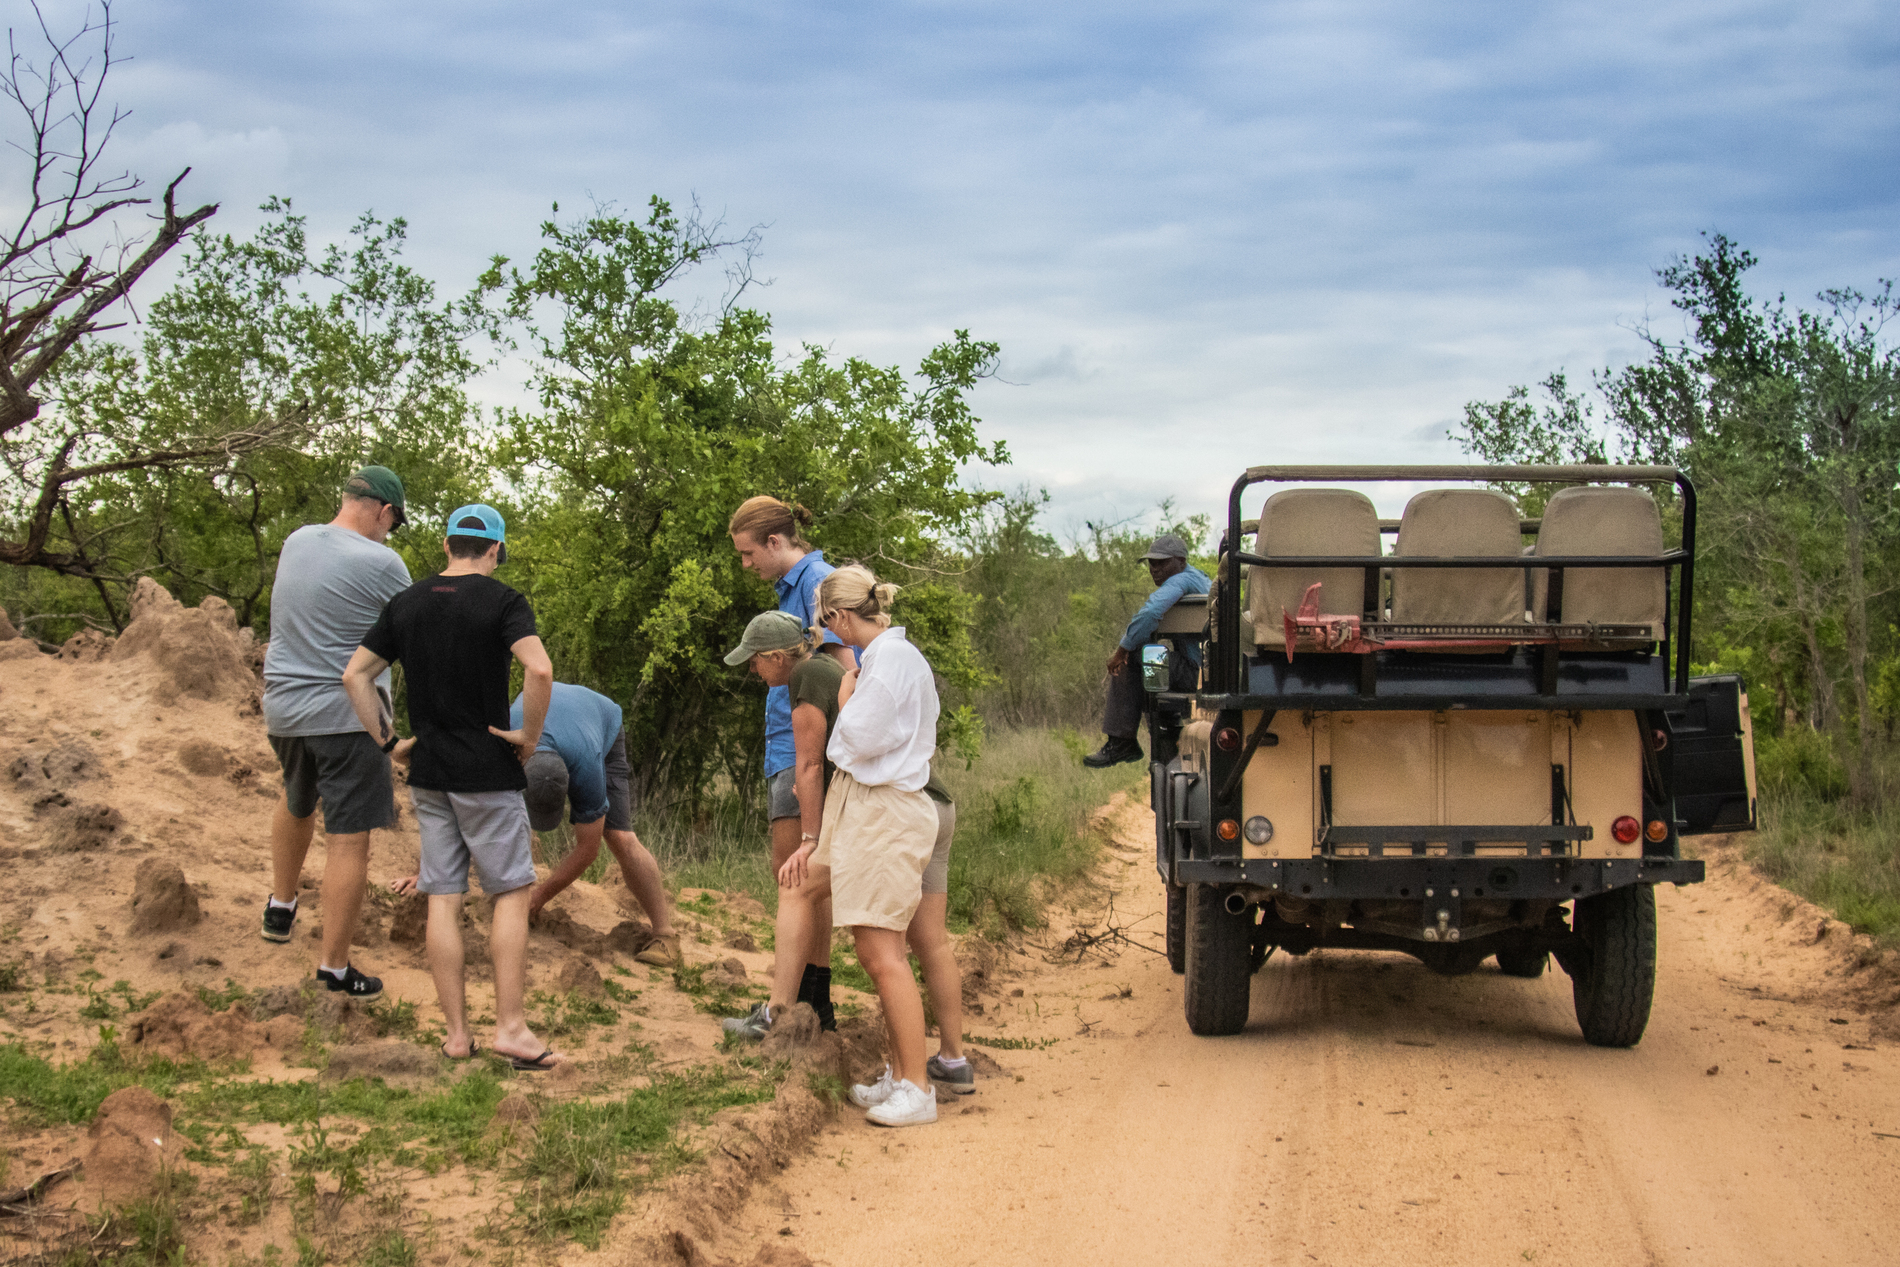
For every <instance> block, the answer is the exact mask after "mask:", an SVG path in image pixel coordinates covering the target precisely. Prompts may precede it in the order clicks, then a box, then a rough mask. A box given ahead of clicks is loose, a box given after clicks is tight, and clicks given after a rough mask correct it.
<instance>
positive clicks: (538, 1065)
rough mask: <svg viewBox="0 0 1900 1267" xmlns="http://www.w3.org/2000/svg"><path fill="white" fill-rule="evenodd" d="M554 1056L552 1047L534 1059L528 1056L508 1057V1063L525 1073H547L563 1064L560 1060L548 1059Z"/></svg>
mask: <svg viewBox="0 0 1900 1267" xmlns="http://www.w3.org/2000/svg"><path fill="white" fill-rule="evenodd" d="M553 1054H554V1048H552V1047H550V1048H548V1049H547V1050H546V1051H544V1052H542V1053H541V1054H540V1055H539V1056H535V1057H534V1058H532V1059H530V1058H529V1057H527V1056H510V1057H508V1063H509V1064H510V1065H512V1066H514V1067H515V1068H516V1069H519V1070H520V1071H521V1072H523V1073H546V1072H548V1070H550V1069H552V1068H554V1066H555V1065H558V1064H560V1063H561V1062H560V1061H558V1060H549V1059H548V1057H550V1056H552V1055H553Z"/></svg>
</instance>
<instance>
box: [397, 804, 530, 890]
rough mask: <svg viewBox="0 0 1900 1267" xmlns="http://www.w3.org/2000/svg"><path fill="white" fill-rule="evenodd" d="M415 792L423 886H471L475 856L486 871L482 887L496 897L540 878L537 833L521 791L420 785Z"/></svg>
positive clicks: (419, 878)
mask: <svg viewBox="0 0 1900 1267" xmlns="http://www.w3.org/2000/svg"><path fill="white" fill-rule="evenodd" d="M409 795H410V796H411V797H412V798H413V799H414V801H415V806H416V823H417V825H418V826H420V827H421V828H422V866H421V867H420V869H419V874H418V875H417V877H416V890H417V891H418V892H421V893H438V894H446V893H466V892H468V868H469V864H470V863H471V862H473V863H474V864H475V870H476V872H477V873H478V874H479V875H480V876H481V880H482V892H483V893H486V894H488V896H490V897H496V896H499V895H500V894H503V893H512V892H514V891H515V890H516V889H519V888H522V887H524V886H526V885H530V884H533V883H534V852H533V845H532V842H533V840H534V833H533V832H532V831H531V830H529V828H528V804H527V802H526V801H524V800H522V799H521V793H519V792H437V791H435V790H434V789H432V788H423V787H414V788H410V789H409Z"/></svg>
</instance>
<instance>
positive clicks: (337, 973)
mask: <svg viewBox="0 0 1900 1267" xmlns="http://www.w3.org/2000/svg"><path fill="white" fill-rule="evenodd" d="M317 971H318V972H327V973H329V974H330V975H331V976H333V977H335V978H336V979H337V980H338V981H341V980H342V979H343V978H344V977H345V976H346V975H347V974H348V973H349V971H350V965H348V964H347V963H346V964H344V965H343V966H342V967H341V968H332V967H331V966H330V965H329V964H327V963H320V964H318V965H317Z"/></svg>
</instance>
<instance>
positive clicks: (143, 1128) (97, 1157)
mask: <svg viewBox="0 0 1900 1267" xmlns="http://www.w3.org/2000/svg"><path fill="white" fill-rule="evenodd" d="M184 1154H185V1140H184V1138H183V1137H182V1136H180V1135H179V1134H178V1133H177V1132H176V1131H174V1130H172V1106H171V1105H170V1104H168V1103H166V1102H165V1101H164V1100H161V1099H159V1098H158V1097H157V1096H155V1095H153V1094H152V1093H151V1092H150V1091H147V1090H146V1089H145V1088H144V1087H122V1088H120V1089H119V1090H117V1091H114V1092H113V1093H112V1094H111V1095H109V1096H107V1097H106V1099H105V1103H104V1104H102V1105H100V1106H99V1114H98V1116H97V1117H95V1118H93V1120H92V1125H91V1126H90V1127H89V1128H88V1129H87V1131H86V1142H85V1146H84V1149H83V1151H82V1152H81V1153H80V1155H79V1160H80V1164H81V1165H82V1166H83V1167H84V1178H85V1182H84V1184H83V1185H81V1187H82V1189H83V1191H81V1192H75V1193H74V1194H73V1195H74V1196H75V1197H76V1198H77V1200H76V1201H75V1204H76V1205H77V1206H78V1207H79V1208H81V1209H85V1208H88V1207H90V1206H93V1205H96V1204H98V1203H100V1202H103V1203H104V1204H106V1205H108V1206H118V1205H127V1204H129V1203H131V1202H133V1201H136V1200H138V1199H139V1198H140V1197H147V1196H150V1195H151V1194H152V1193H153V1192H154V1191H155V1190H156V1189H157V1188H158V1185H159V1183H160V1181H161V1178H162V1172H163V1171H164V1170H167V1169H170V1168H173V1167H176V1166H178V1165H179V1163H180V1161H181V1160H182V1159H183V1157H184Z"/></svg>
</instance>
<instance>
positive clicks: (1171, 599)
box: [1082, 533, 1207, 770]
mask: <svg viewBox="0 0 1900 1267" xmlns="http://www.w3.org/2000/svg"><path fill="white" fill-rule="evenodd" d="M1187 553H1188V551H1187V543H1186V542H1184V541H1182V540H1181V538H1179V537H1177V536H1175V535H1174V534H1173V533H1168V534H1166V535H1164V536H1160V537H1156V538H1155V540H1154V544H1153V545H1151V546H1149V547H1148V553H1146V554H1144V555H1142V556H1141V557H1142V558H1143V559H1144V560H1146V562H1147V564H1148V575H1149V576H1150V577H1152V578H1153V579H1154V583H1155V592H1154V593H1152V594H1150V595H1149V596H1148V601H1147V602H1145V603H1143V604H1142V605H1141V610H1140V611H1138V612H1136V613H1135V616H1134V619H1132V620H1130V621H1129V622H1128V631H1127V632H1126V633H1124V634H1123V635H1122V640H1121V645H1120V646H1118V647H1116V648H1115V654H1114V655H1111V656H1110V657H1108V702H1107V703H1106V704H1105V705H1104V706H1103V708H1102V734H1103V735H1104V736H1106V738H1105V739H1104V740H1103V742H1102V746H1101V748H1100V749H1098V750H1097V751H1095V752H1092V753H1090V754H1089V755H1088V756H1086V757H1083V758H1082V764H1083V765H1085V766H1089V767H1090V768H1092V769H1097V770H1099V769H1101V768H1103V767H1104V766H1111V765H1120V764H1121V763H1122V762H1124V761H1139V760H1141V743H1140V741H1139V740H1137V739H1136V738H1135V735H1136V732H1137V731H1139V730H1140V729H1141V718H1142V714H1143V713H1144V712H1146V711H1147V709H1148V692H1147V691H1146V690H1144V689H1143V688H1142V684H1141V664H1140V659H1139V657H1140V655H1141V648H1142V647H1143V646H1144V645H1146V644H1147V643H1150V642H1153V641H1154V640H1155V629H1156V628H1157V627H1158V626H1159V625H1160V624H1161V618H1162V616H1164V615H1166V614H1167V610H1168V608H1170V607H1172V606H1174V605H1175V603H1177V602H1178V601H1180V599H1181V597H1182V596H1183V595H1185V594H1205V593H1207V574H1206V573H1205V572H1203V571H1201V570H1200V569H1199V568H1197V567H1195V566H1194V565H1193V564H1192V563H1189V562H1188V559H1187ZM1174 651H1175V656H1174V663H1175V665H1176V666H1177V668H1176V670H1175V672H1176V673H1177V675H1179V676H1181V677H1188V676H1198V675H1199V673H1200V667H1201V649H1200V646H1199V645H1198V644H1197V643H1194V642H1190V641H1188V640H1187V639H1175V640H1174ZM1131 653H1132V654H1133V655H1134V657H1135V660H1134V662H1132V663H1131V662H1130V654H1131ZM1177 686H1178V683H1177Z"/></svg>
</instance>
